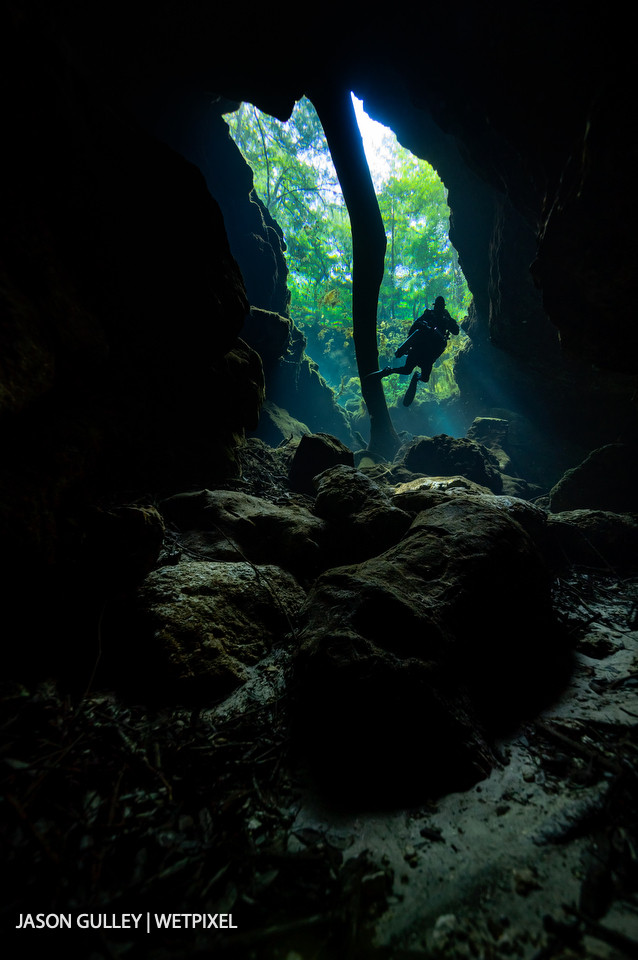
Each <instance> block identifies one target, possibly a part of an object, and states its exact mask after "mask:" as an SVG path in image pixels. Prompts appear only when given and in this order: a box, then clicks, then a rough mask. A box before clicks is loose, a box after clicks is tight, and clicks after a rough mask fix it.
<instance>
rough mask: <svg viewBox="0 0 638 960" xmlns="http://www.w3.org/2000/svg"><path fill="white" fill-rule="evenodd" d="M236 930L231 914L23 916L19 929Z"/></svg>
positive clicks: (39, 914) (21, 915)
mask: <svg viewBox="0 0 638 960" xmlns="http://www.w3.org/2000/svg"><path fill="white" fill-rule="evenodd" d="M72 927H76V928H77V927H79V928H80V929H81V930H150V929H151V927H153V929H155V930H182V929H184V930H188V929H194V928H198V929H203V930H236V929H237V924H235V923H233V915H232V913H146V914H144V913H121V914H115V913H110V914H109V913H98V914H93V913H79V914H77V915H74V914H72V913H21V914H19V916H18V922H17V923H16V930H64V929H71V928H72Z"/></svg>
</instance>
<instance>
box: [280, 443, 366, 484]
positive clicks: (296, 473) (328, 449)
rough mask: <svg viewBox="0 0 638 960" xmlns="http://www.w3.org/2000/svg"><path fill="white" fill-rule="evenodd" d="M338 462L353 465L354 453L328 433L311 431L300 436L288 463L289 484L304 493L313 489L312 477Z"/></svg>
mask: <svg viewBox="0 0 638 960" xmlns="http://www.w3.org/2000/svg"><path fill="white" fill-rule="evenodd" d="M338 463H345V464H346V465H347V466H350V467H353V466H354V454H353V452H352V450H350V449H349V447H347V446H346V445H345V443H342V442H341V440H338V439H337V437H333V436H331V435H330V434H328V433H313V434H311V435H310V436H306V437H302V438H301V440H300V441H299V446H298V447H297V449H296V451H295V454H294V456H293V458H292V463H291V464H290V484H291V486H292V487H293V489H295V490H301V491H303V492H304V493H307V492H311V491H313V490H314V487H313V483H312V480H313V477H316V476H317V474H319V473H322V472H323V471H324V470H327V469H328V467H334V466H336V465H337V464H338Z"/></svg>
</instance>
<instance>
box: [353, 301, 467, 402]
mask: <svg viewBox="0 0 638 960" xmlns="http://www.w3.org/2000/svg"><path fill="white" fill-rule="evenodd" d="M458 332H459V325H458V323H457V322H456V320H454V319H453V318H452V317H451V316H450V314H449V313H448V312H447V310H446V309H445V300H444V299H443V297H437V298H436V300H435V301H434V306H433V308H432V309H431V310H429V309H427V310H424V312H423V313H422V314H421V316H420V317H418V318H417V319H416V320H415V321H414V323H413V324H412V326H411V327H410V330H409V331H408V338H407V340H405V341H404V342H403V343H402V344H401V346H400V347H398V348H397V350H396V351H395V354H394V355H395V357H403V356H405V363H404V365H403V366H402V367H384V368H383V370H375V371H374V372H373V373H370V374H368V376H369V377H378V378H379V379H382V378H383V377H387V376H389V375H390V374H392V373H398V374H400V375H402V376H405V375H406V374H408V373H412V371H413V370H414V368H415V367H420V368H421V373H420V374H419V373H418V372H417V373H415V374H414V375H413V377H412V379H411V380H410V385H409V386H408V389H407V390H406V393H405V396H404V398H403V406H404V407H409V406H410V404H411V403H412V401H413V400H414V397H415V395H416V388H417V384H418V383H419V381H421V382H422V383H427V382H428V380H429V379H430V374H431V373H432V366H433V364H434V361H435V360H438V358H439V357H440V356H441V354H442V353H443V351H444V350H445V348H446V346H447V341H448V337H449V336H450V334H454V335H456V334H457V333H458Z"/></svg>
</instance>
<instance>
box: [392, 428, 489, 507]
mask: <svg viewBox="0 0 638 960" xmlns="http://www.w3.org/2000/svg"><path fill="white" fill-rule="evenodd" d="M403 464H404V466H405V467H407V469H408V470H411V471H412V472H413V473H424V474H427V475H428V476H431V477H453V476H457V475H460V476H462V477H467V479H468V480H473V481H474V482H475V483H479V484H481V486H484V487H487V488H488V489H489V490H491V491H492V492H493V493H500V492H501V488H502V480H501V475H500V473H499V470H498V461H497V459H496V457H495V456H494V455H493V454H492V453H490V451H489V450H488V449H487V447H484V446H483V445H482V444H480V443H476V441H474V440H467V439H465V438H457V437H448V436H447V434H445V433H441V434H439V435H438V436H436V437H415V438H414V440H413V441H412V442H411V443H410V444H409V445H408V448H407V450H406V452H405V453H404V455H403Z"/></svg>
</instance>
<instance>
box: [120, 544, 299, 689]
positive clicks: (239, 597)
mask: <svg viewBox="0 0 638 960" xmlns="http://www.w3.org/2000/svg"><path fill="white" fill-rule="evenodd" d="M138 599H139V610H140V613H139V624H140V627H139V629H140V633H141V635H142V636H144V634H148V633H151V634H152V641H151V646H150V649H149V654H148V662H147V670H149V671H151V670H155V669H157V672H158V673H159V674H160V675H161V674H162V673H164V674H166V675H168V678H169V683H170V682H171V680H172V681H173V682H177V683H178V684H179V685H180V686H182V687H184V689H185V691H188V690H192V691H199V690H202V691H206V692H207V693H208V694H210V695H215V696H218V695H221V694H224V693H228V692H230V690H232V689H233V688H234V687H236V686H238V685H239V684H240V683H243V682H244V680H246V679H247V676H248V674H247V669H246V668H247V667H249V666H250V665H251V664H254V663H257V661H258V660H259V659H260V658H262V657H263V656H264V655H265V654H266V653H267V652H268V650H269V649H270V648H271V647H272V646H273V644H275V643H276V642H279V641H281V640H282V638H283V637H284V636H285V635H286V634H287V633H288V632H289V631H290V627H291V623H292V621H293V619H294V618H295V616H296V615H297V612H298V610H299V608H300V606H301V604H302V602H303V600H304V599H305V593H304V591H303V590H302V589H301V587H300V586H299V584H298V583H297V582H296V581H295V580H294V578H293V577H292V576H291V575H290V574H288V573H286V572H285V571H284V570H281V569H280V568H279V567H276V566H272V565H264V566H261V567H255V566H253V565H251V564H249V563H243V562H238V563H233V562H228V563H222V562H219V563H207V562H194V561H188V562H182V563H178V564H176V565H175V566H170V567H169V566H167V567H162V568H161V569H159V570H156V571H154V572H153V573H151V574H150V575H149V576H148V577H147V578H146V580H145V581H144V584H143V585H142V587H141V588H140V591H139V597H138Z"/></svg>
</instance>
